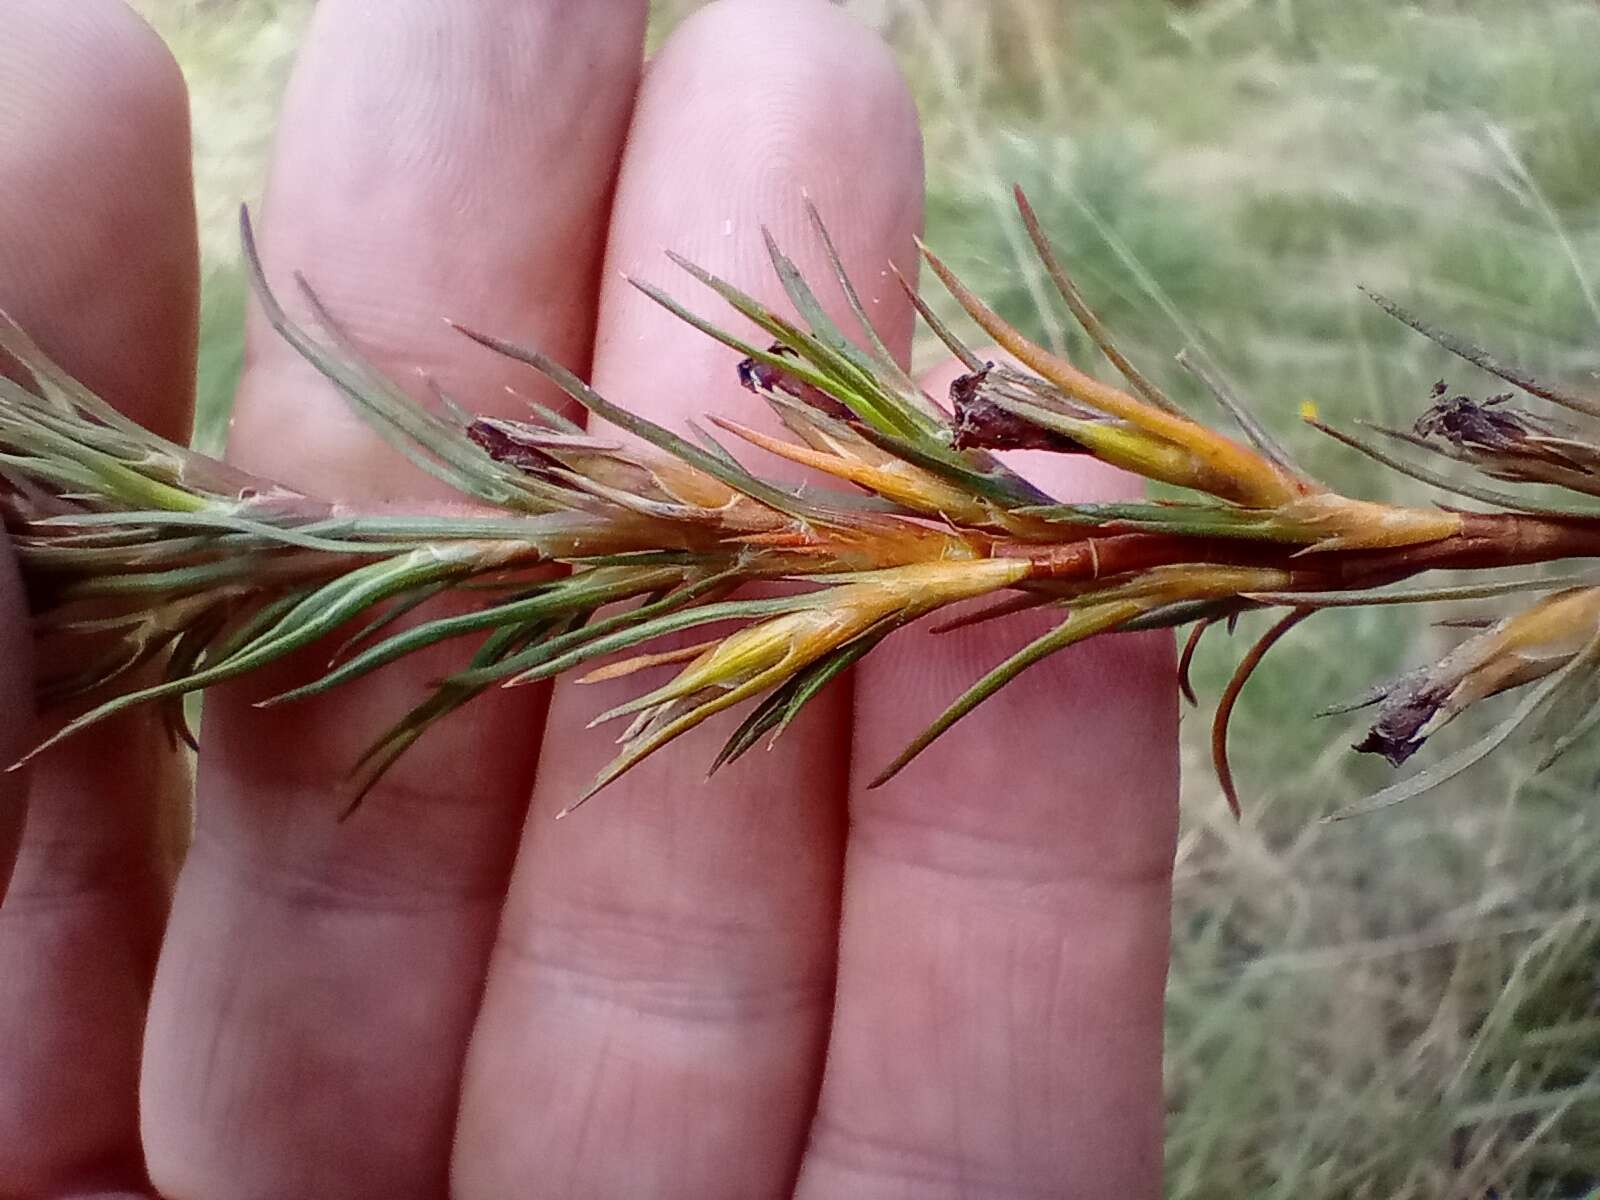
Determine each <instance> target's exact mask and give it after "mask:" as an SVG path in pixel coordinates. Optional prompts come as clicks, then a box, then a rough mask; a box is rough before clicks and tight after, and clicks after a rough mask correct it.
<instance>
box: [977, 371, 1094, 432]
mask: <svg viewBox="0 0 1600 1200" xmlns="http://www.w3.org/2000/svg"><path fill="white" fill-rule="evenodd" d="M994 369H995V368H994V364H993V363H990V364H989V365H988V366H986V367H984V368H983V369H982V370H981V371H973V372H971V373H969V374H966V375H959V376H957V377H956V378H955V379H954V380H953V381H952V382H951V384H950V403H951V404H952V405H953V406H954V407H955V412H956V420H955V447H956V449H958V450H1054V451H1056V452H1057V453H1061V454H1077V453H1082V452H1083V447H1082V446H1081V445H1079V444H1078V443H1077V442H1075V441H1073V440H1072V439H1071V438H1069V437H1067V436H1066V435H1065V434H1063V433H1057V432H1056V431H1055V430H1053V429H1046V428H1044V427H1043V426H1041V425H1035V424H1034V423H1033V422H1032V421H1030V420H1028V419H1027V418H1026V417H1021V416H1018V415H1017V414H1016V413H1013V412H1008V411H1007V410H1006V409H1003V408H1001V407H1000V406H999V405H998V404H996V403H995V402H994V401H993V400H991V399H990V398H989V397H988V396H986V395H984V394H983V393H984V387H985V385H986V384H987V383H988V382H989V375H990V372H992V371H993V370H994Z"/></svg>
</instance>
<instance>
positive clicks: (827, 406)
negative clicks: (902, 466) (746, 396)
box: [739, 342, 856, 424]
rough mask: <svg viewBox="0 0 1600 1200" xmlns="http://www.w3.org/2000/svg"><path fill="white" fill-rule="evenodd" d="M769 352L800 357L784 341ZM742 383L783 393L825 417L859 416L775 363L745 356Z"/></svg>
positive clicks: (757, 389) (848, 418)
mask: <svg viewBox="0 0 1600 1200" xmlns="http://www.w3.org/2000/svg"><path fill="white" fill-rule="evenodd" d="M767 349H768V352H769V353H772V354H776V355H780V356H782V357H784V358H794V359H798V358H799V357H800V356H799V355H798V354H796V353H795V352H794V351H793V350H792V349H790V348H789V347H788V346H785V345H784V344H783V343H781V342H774V343H773V344H772V345H771V346H769V347H767ZM739 382H740V383H742V384H743V385H744V386H745V387H746V388H748V389H749V390H750V391H752V392H756V393H758V394H759V393H761V392H764V391H765V392H782V393H783V394H784V395H785V396H790V397H792V398H793V399H795V400H798V401H800V403H802V404H804V405H807V406H808V407H811V408H814V409H816V410H817V411H818V412H820V413H822V414H823V415H824V416H829V417H833V418H834V419H835V420H838V421H848V422H850V423H851V424H855V423H856V415H855V413H853V412H851V411H850V409H849V407H848V406H846V405H844V404H842V403H840V402H839V401H838V400H835V399H834V398H833V397H832V396H830V395H828V393H827V392H824V391H823V390H822V389H821V388H818V387H815V386H813V385H812V384H809V383H807V382H806V381H805V380H803V379H801V378H799V377H798V376H795V375H792V374H790V373H789V372H788V371H785V370H782V369H780V368H778V367H775V366H773V365H772V364H771V363H765V362H760V361H759V360H757V359H754V358H747V359H744V360H743V361H742V362H740V363H739Z"/></svg>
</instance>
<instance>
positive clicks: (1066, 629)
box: [867, 601, 1144, 788]
mask: <svg viewBox="0 0 1600 1200" xmlns="http://www.w3.org/2000/svg"><path fill="white" fill-rule="evenodd" d="M1143 611H1144V605H1142V604H1139V603H1137V602H1135V601H1121V602H1115V603H1110V604H1103V605H1084V606H1083V607H1081V608H1078V609H1076V610H1074V611H1073V612H1072V613H1071V614H1070V615H1069V616H1068V617H1067V619H1066V620H1065V621H1063V622H1062V623H1061V624H1060V625H1057V626H1056V627H1055V628H1054V629H1052V630H1051V631H1050V632H1049V633H1047V634H1045V635H1044V636H1043V637H1039V638H1036V639H1034V640H1033V641H1032V642H1029V643H1028V644H1027V645H1026V646H1024V647H1023V648H1022V649H1021V650H1018V651H1017V652H1016V653H1015V654H1013V655H1012V656H1011V657H1010V658H1008V659H1006V660H1005V662H1003V663H1001V664H1000V665H999V666H997V667H995V668H994V669H993V670H991V671H990V672H989V673H988V674H986V675H984V676H983V678H982V679H980V680H978V682H977V683H975V684H973V685H972V686H971V687H970V688H968V689H967V690H966V691H965V692H963V693H961V695H960V696H959V697H957V699H956V700H955V702H954V703H953V704H951V705H950V707H949V708H947V709H945V710H944V712H943V713H941V714H940V715H939V717H938V719H937V720H935V721H934V722H933V724H932V725H929V726H928V728H926V729H925V730H923V731H922V732H921V733H920V734H918V735H917V737H916V739H915V740H914V741H912V743H911V744H910V745H909V746H907V747H906V748H905V749H904V750H902V751H901V752H900V754H899V756H898V757H896V758H895V760H894V761H893V762H892V763H890V764H889V765H888V766H887V767H885V768H884V769H883V770H882V771H880V772H879V773H878V776H877V778H876V779H874V780H873V781H872V782H871V783H869V784H868V785H867V786H868V787H869V788H875V787H882V786H883V785H884V784H886V783H888V782H889V780H891V779H893V778H894V777H895V776H896V775H898V774H899V773H900V772H901V771H902V770H903V769H905V767H906V766H907V765H908V764H909V763H910V762H911V760H912V759H914V758H916V757H917V755H919V754H921V753H922V752H923V751H924V750H926V749H927V748H928V747H929V746H930V745H932V744H933V742H934V741H935V740H937V739H938V738H939V737H941V736H942V735H943V734H944V733H945V732H946V731H947V730H948V729H949V728H950V727H951V726H952V725H954V724H955V723H956V722H957V721H959V720H961V718H962V717H964V716H966V715H967V714H968V713H970V712H971V711H972V710H973V709H975V708H977V707H978V705H980V704H982V703H983V702H984V701H985V700H987V699H988V698H989V697H990V696H992V695H994V694H995V693H996V692H998V691H999V690H1000V689H1001V688H1003V687H1004V686H1005V685H1006V684H1008V683H1010V682H1011V681H1012V680H1013V679H1015V678H1016V677H1017V676H1018V675H1020V674H1022V672H1024V671H1026V670H1027V669H1028V668H1029V667H1031V666H1033V665H1034V664H1035V663H1039V662H1042V661H1044V660H1045V659H1046V658H1048V657H1050V655H1052V654H1054V653H1056V651H1058V650H1065V649H1066V648H1067V647H1068V646H1071V645H1075V644H1076V643H1078V642H1081V641H1084V640H1085V639H1087V638H1091V637H1094V636H1095V635H1096V634H1099V633H1104V632H1106V631H1107V630H1110V629H1114V628H1116V627H1117V626H1118V625H1121V624H1122V623H1124V622H1125V621H1128V620H1129V619H1131V618H1133V617H1136V616H1138V615H1139V614H1140V613H1141V612H1143Z"/></svg>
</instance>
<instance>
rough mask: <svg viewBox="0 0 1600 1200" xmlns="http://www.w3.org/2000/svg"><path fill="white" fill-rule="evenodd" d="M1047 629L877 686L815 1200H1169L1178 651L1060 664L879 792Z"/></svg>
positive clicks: (969, 647) (862, 685) (922, 648)
mask: <svg viewBox="0 0 1600 1200" xmlns="http://www.w3.org/2000/svg"><path fill="white" fill-rule="evenodd" d="M958 371H959V368H949V369H946V370H945V371H943V372H941V373H940V375H939V377H938V378H937V379H933V380H930V381H929V385H928V386H929V390H930V391H932V390H934V389H935V388H942V387H945V386H947V385H948V382H949V380H950V379H951V378H952V377H953V376H954V375H955V374H956V373H958ZM1032 457H1034V458H1044V459H1045V461H1046V463H1047V464H1048V472H1047V473H1045V472H1037V471H1036V472H1034V477H1035V478H1036V479H1038V481H1039V482H1040V483H1041V484H1042V485H1043V486H1045V487H1047V488H1050V489H1051V490H1053V492H1054V493H1055V494H1057V495H1060V496H1063V497H1069V498H1072V499H1113V498H1123V497H1127V496H1130V495H1137V494H1138V491H1139V488H1138V481H1137V480H1134V479H1132V478H1131V477H1129V476H1124V475H1119V474H1116V473H1114V472H1111V471H1109V470H1106V469H1104V468H1101V467H1100V466H1099V465H1098V464H1094V463H1089V462H1085V461H1083V460H1079V459H1073V458H1062V457H1060V456H1053V457H1052V456H1039V455H1033V456H1032ZM1026 624H1027V622H1025V621H1022V620H1020V619H1017V618H1013V619H1012V623H1010V625H1009V627H1006V628H991V627H988V626H983V625H979V626H975V627H971V628H969V629H968V630H966V631H964V632H958V633H951V634H945V635H932V634H928V633H923V632H921V631H912V632H910V633H908V634H907V635H904V636H903V637H902V638H900V639H894V640H891V641H890V642H889V643H887V644H886V645H885V647H884V648H883V649H882V650H880V651H878V652H877V653H875V654H873V655H872V656H869V657H868V658H867V659H865V660H864V661H863V663H862V665H861V667H860V668H859V671H858V677H857V684H856V689H857V690H856V747H857V750H856V758H855V761H854V763H853V767H852V773H851V774H852V793H851V827H850V842H849V849H848V857H847V867H846V873H845V891H844V912H843V920H842V926H841V934H840V950H839V988H838V999H837V1006H836V1009H835V1015H834V1025H833V1037H832V1041H831V1042H830V1044H829V1048H828V1070H827V1074H826V1077H825V1079H824V1081H823V1088H822V1097H821V1102H820V1106H819V1111H818V1114H817V1121H816V1125H815V1127H814V1129H813V1132H812V1144H811V1148H810V1150H809V1152H808V1155H807V1159H806V1164H805V1170H804V1173H803V1175H802V1177H801V1187H800V1195H801V1196H807V1197H808V1196H842V1195H848V1196H859V1197H864V1198H866V1197H875V1196H906V1195H915V1196H918V1197H940V1196H956V1195H973V1194H978V1195H985V1196H1013V1195H1015V1196H1054V1195H1064V1196H1074V1197H1089V1196H1107V1197H1112V1196H1115V1197H1124V1198H1125V1197H1132V1196H1154V1195H1156V1194H1158V1192H1159V1180H1160V1161H1161V1136H1160V1135H1161V1128H1160V1117H1161V1093H1160V1086H1161V1002H1162V988H1163V984H1164V980H1165V974H1166V965H1167V933H1168V899H1169V885H1170V876H1171V869H1172V854H1173V845H1174V838H1175V812H1176V799H1177V756H1176V708H1175V699H1174V687H1173V667H1172V658H1171V645H1170V642H1169V640H1168V638H1167V637H1166V636H1165V635H1136V636H1135V635H1127V636H1117V637H1115V638H1112V639H1108V640H1106V641H1103V642H1090V643H1088V644H1086V645H1083V646H1079V647H1077V648H1075V649H1073V650H1069V651H1067V652H1065V653H1063V654H1061V655H1059V656H1057V657H1055V658H1051V659H1049V660H1047V661H1046V662H1045V663H1043V664H1041V665H1039V666H1037V667H1035V668H1034V669H1033V670H1032V671H1030V672H1029V673H1028V674H1026V675H1024V676H1022V677H1021V678H1020V679H1018V680H1017V681H1016V682H1014V683H1012V684H1010V685H1009V686H1008V687H1006V688H1005V689H1003V690H1002V691H1001V692H1000V693H999V694H998V695H996V696H995V697H993V698H992V699H990V700H989V701H987V702H986V703H984V704H983V705H982V706H980V707H979V708H978V709H977V710H976V711H975V712H974V713H973V714H972V715H971V716H970V717H968V718H967V719H966V720H964V721H962V722H961V724H960V725H959V726H958V727H956V728H955V729H953V730H952V731H951V732H950V733H949V734H948V735H946V736H945V737H944V738H942V739H941V740H939V741H937V742H935V743H934V744H933V745H932V746H931V747H930V748H929V749H928V750H927V751H926V752H925V753H924V754H923V755H922V756H921V757H920V758H919V759H917V760H916V761H914V762H913V763H912V765H911V766H910V767H908V768H907V769H906V770H905V771H904V772H902V773H901V774H900V775H899V776H897V777H896V778H895V779H894V780H893V781H892V782H890V783H889V784H887V785H886V786H884V787H882V788H880V789H878V790H875V791H866V790H864V785H865V783H866V782H867V781H868V780H870V779H871V778H872V777H873V776H874V774H875V773H876V772H877V771H878V770H879V769H881V767H882V766H883V764H884V763H886V762H888V761H889V760H890V759H891V758H892V757H893V755H894V754H895V753H896V752H897V751H898V750H899V749H900V748H901V747H902V746H904V745H905V744H906V743H907V742H908V741H910V740H911V739H912V738H913V737H914V736H915V735H916V734H917V733H918V732H919V731H920V729H921V728H922V727H923V726H924V725H926V724H927V723H928V722H929V721H931V720H932V719H933V718H934V717H935V716H936V715H937V713H938V711H939V708H940V707H942V706H943V705H944V704H945V703H947V702H948V701H949V700H950V699H953V698H954V696H955V695H956V694H958V693H959V691H960V690H961V689H963V688H965V687H966V686H967V685H968V684H970V683H971V682H972V681H973V680H975V679H976V678H977V677H978V675H979V674H980V673H981V672H983V671H984V670H986V669H987V668H988V667H990V666H992V665H993V664H994V663H996V662H998V661H1000V660H1001V659H1002V658H1003V657H1004V656H1005V655H1007V654H1009V653H1010V652H1012V651H1013V650H1014V649H1016V648H1017V647H1018V646H1019V645H1020V644H1021V643H1022V640H1023V639H1024V638H1026V637H1030V636H1036V635H1037V634H1038V633H1040V632H1042V630H1043V628H1045V627H1046V624H1045V623H1044V622H1043V621H1036V622H1034V623H1032V626H1031V627H1030V628H1026V629H1024V628H1021V627H1020V626H1024V625H1026Z"/></svg>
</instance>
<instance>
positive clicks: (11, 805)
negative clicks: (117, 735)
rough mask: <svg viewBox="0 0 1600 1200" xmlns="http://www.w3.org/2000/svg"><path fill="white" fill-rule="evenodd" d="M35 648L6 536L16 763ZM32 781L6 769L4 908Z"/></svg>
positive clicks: (0, 670) (4, 575)
mask: <svg viewBox="0 0 1600 1200" xmlns="http://www.w3.org/2000/svg"><path fill="white" fill-rule="evenodd" d="M32 650H33V647H32V646H31V645H30V644H29V641H28V606H27V603H26V601H25V599H24V597H23V594H22V580H21V579H20V578H19V577H18V575H17V564H16V561H15V559H14V558H13V557H12V554H11V546H10V543H9V542H8V541H7V540H6V539H4V538H0V714H3V718H0V762H7V763H11V762H16V760H17V759H18V758H20V757H22V755H23V754H25V753H27V750H28V742H27V732H28V729H29V728H30V727H31V726H32V724H33V661H32V659H33V655H32ZM26 783H27V778H26V776H23V775H20V774H18V773H16V772H14V771H3V772H0V911H3V909H4V905H5V902H6V889H7V887H9V885H10V883H11V869H12V867H14V866H15V865H16V862H17V850H18V849H19V848H20V847H21V844H22V819H23V817H24V816H25V815H26V813H27V805H28V793H27V788H26V786H25V785H26ZM3 929H4V925H3V924H0V930H3ZM3 936H4V934H3V933H0V937H3Z"/></svg>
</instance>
